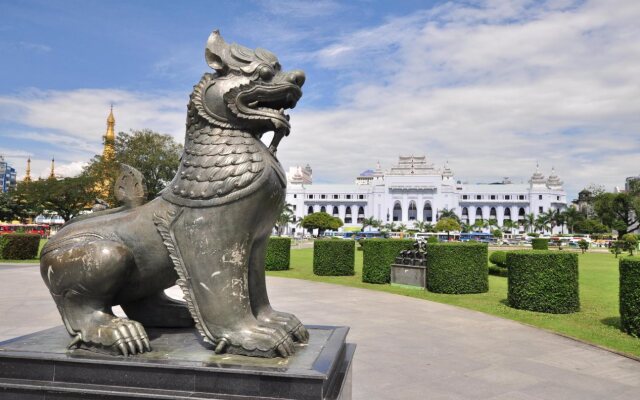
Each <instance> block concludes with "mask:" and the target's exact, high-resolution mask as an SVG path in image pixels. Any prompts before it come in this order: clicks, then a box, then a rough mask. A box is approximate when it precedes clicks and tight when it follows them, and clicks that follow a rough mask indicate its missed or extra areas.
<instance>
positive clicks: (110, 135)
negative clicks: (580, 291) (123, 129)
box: [102, 104, 116, 162]
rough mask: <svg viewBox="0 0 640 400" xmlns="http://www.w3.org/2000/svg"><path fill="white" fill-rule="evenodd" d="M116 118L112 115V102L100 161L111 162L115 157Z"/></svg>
mask: <svg viewBox="0 0 640 400" xmlns="http://www.w3.org/2000/svg"><path fill="white" fill-rule="evenodd" d="M115 127H116V119H115V117H114V116H113V104H112V105H111V111H110V112H109V116H108V117H107V133H105V135H104V137H103V139H104V149H103V150H102V161H104V162H111V161H113V160H114V159H115V158H116V148H115V147H116V132H115Z"/></svg>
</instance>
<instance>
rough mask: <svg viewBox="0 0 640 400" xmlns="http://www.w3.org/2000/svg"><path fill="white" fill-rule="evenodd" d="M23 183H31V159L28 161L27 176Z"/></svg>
mask: <svg viewBox="0 0 640 400" xmlns="http://www.w3.org/2000/svg"><path fill="white" fill-rule="evenodd" d="M22 182H26V183H29V182H31V157H29V158H28V159H27V174H26V175H25V176H24V179H23V180H22Z"/></svg>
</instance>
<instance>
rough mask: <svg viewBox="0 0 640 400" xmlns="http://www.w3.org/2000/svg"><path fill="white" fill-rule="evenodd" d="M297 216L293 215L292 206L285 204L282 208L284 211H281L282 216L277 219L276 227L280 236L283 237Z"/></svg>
mask: <svg viewBox="0 0 640 400" xmlns="http://www.w3.org/2000/svg"><path fill="white" fill-rule="evenodd" d="M294 218H295V215H294V214H293V209H292V205H291V204H289V203H285V204H284V205H283V206H282V210H281V211H280V215H278V218H277V219H276V223H275V227H276V231H277V232H278V236H282V233H283V231H284V229H285V228H286V227H287V225H289V223H291V222H293V221H294Z"/></svg>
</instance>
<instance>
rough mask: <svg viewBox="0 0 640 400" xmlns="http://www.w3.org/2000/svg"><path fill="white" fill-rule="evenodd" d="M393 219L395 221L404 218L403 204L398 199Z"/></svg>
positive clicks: (394, 207)
mask: <svg viewBox="0 0 640 400" xmlns="http://www.w3.org/2000/svg"><path fill="white" fill-rule="evenodd" d="M393 220H394V221H401V220H402V206H401V205H400V202H398V201H396V204H394V205H393Z"/></svg>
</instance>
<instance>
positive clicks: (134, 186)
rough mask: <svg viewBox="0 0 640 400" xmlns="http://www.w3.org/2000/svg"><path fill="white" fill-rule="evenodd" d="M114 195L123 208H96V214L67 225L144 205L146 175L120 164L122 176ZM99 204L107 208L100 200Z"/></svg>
mask: <svg viewBox="0 0 640 400" xmlns="http://www.w3.org/2000/svg"><path fill="white" fill-rule="evenodd" d="M114 194H115V197H116V200H117V201H118V203H120V204H122V206H120V207H117V208H106V209H104V207H101V208H102V209H99V208H96V207H94V212H92V213H91V214H85V215H79V216H77V217H74V218H72V219H70V220H69V221H67V223H66V224H65V225H69V224H72V223H74V222H78V221H83V220H85V219H89V218H93V217H98V216H101V215H108V214H115V213H117V212H119V211H122V210H126V209H129V208H134V207H139V206H141V205H143V204H144V203H146V202H147V185H146V184H145V182H144V175H142V173H141V172H140V171H138V170H137V169H135V168H133V167H132V166H130V165H127V164H120V175H118V179H116V183H115V187H114ZM98 203H100V204H101V205H105V206H106V203H105V202H104V201H100V200H99V199H98Z"/></svg>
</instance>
